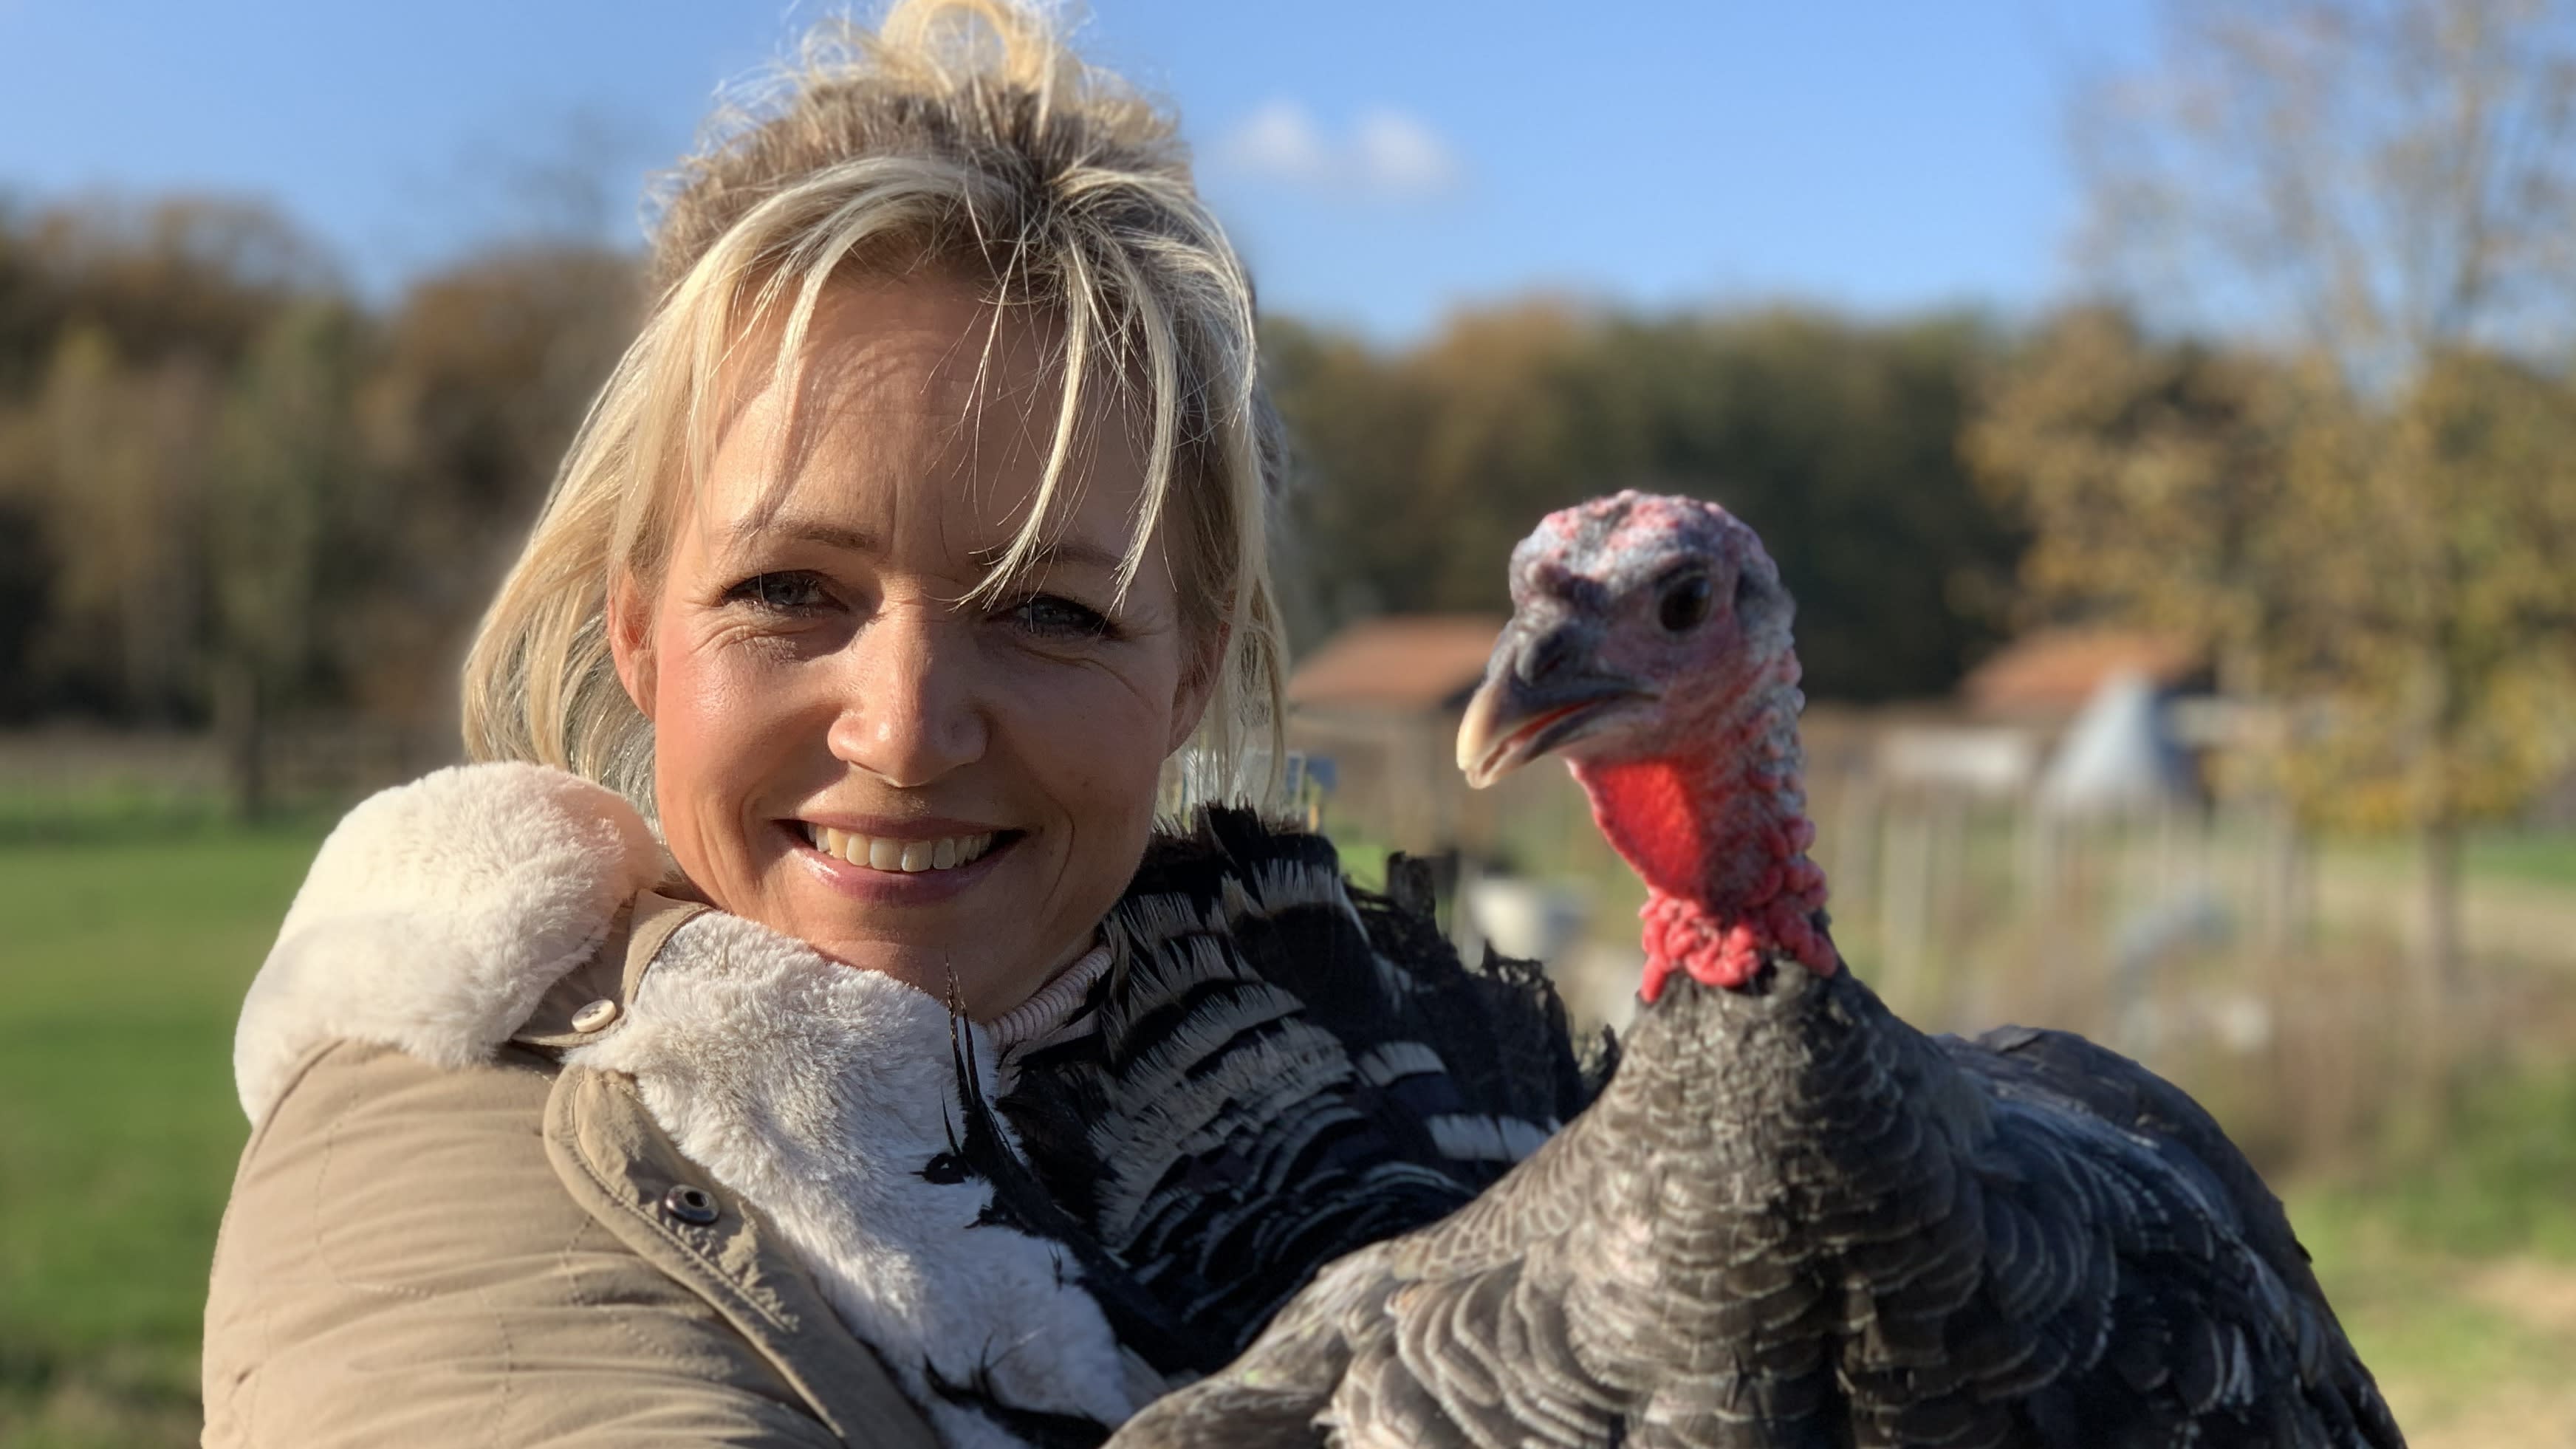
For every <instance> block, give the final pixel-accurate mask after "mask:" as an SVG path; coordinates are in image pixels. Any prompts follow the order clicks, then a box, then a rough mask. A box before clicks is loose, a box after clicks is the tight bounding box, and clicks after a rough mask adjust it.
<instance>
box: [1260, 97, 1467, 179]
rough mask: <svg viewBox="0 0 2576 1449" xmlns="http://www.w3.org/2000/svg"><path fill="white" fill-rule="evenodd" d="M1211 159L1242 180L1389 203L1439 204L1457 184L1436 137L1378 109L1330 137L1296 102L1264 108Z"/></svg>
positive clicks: (1455, 168) (1445, 148) (1456, 169)
mask: <svg viewBox="0 0 2576 1449" xmlns="http://www.w3.org/2000/svg"><path fill="white" fill-rule="evenodd" d="M1215 154H1216V159H1217V160H1218V161H1219V163H1220V164H1222V165H1224V166H1226V167H1228V168H1230V169H1232V170H1235V171H1238V172H1241V173H1243V174H1244V175H1247V176H1252V177H1257V178H1260V179H1262V180H1266V181H1276V182H1283V183H1286V184H1288V185H1291V186H1297V187H1302V188H1306V189H1310V190H1315V191H1321V192H1328V193H1337V194H1340V195H1344V196H1363V197H1373V198H1378V199H1383V200H1391V201H1419V200H1427V199H1429V198H1432V197H1437V196H1441V195H1444V194H1446V193H1448V192H1450V191H1452V190H1454V189H1455V188H1456V187H1457V186H1458V184H1459V183H1460V182H1461V181H1462V180H1463V179H1464V177H1465V170H1464V168H1463V167H1462V166H1461V165H1460V164H1459V161H1458V157H1457V153H1456V152H1454V151H1452V150H1451V149H1450V147H1449V143H1448V142H1447V141H1445V140H1443V139H1441V137H1440V134H1439V133H1438V132H1437V131H1434V130H1432V129H1431V128H1430V127H1429V126H1427V125H1425V124H1423V123H1422V122H1421V121H1420V120H1418V119H1416V118H1415V117H1413V116H1410V115H1407V114H1406V113H1404V112H1402V111H1398V110H1391V109H1387V108H1384V107H1381V108H1378V109H1375V110H1371V111H1368V112H1366V113H1364V114H1362V115H1361V116H1360V118H1359V120H1358V121H1357V122H1356V123H1355V124H1354V125H1353V126H1352V127H1351V129H1350V133H1349V134H1348V135H1347V136H1335V135H1332V134H1331V133H1329V132H1327V131H1326V130H1325V129H1324V128H1323V127H1322V126H1321V125H1318V124H1317V123H1316V121H1315V118H1314V116H1313V115H1311V114H1309V113H1308V111H1307V110H1306V108H1305V107H1304V106H1302V105H1299V104H1298V103H1297V102H1295V101H1289V100H1278V101H1272V102H1270V103H1269V104H1267V105H1265V106H1263V107H1261V108H1260V109H1259V110H1256V111H1254V112H1253V113H1252V114H1251V115H1249V116H1246V117H1245V118H1244V119H1243V121H1242V123H1241V124H1240V125H1237V126H1236V127H1235V128H1234V129H1233V130H1232V131H1229V132H1228V133H1226V135H1225V137H1224V139H1223V140H1222V141H1220V142H1219V143H1218V145H1217V148H1216V153H1215Z"/></svg>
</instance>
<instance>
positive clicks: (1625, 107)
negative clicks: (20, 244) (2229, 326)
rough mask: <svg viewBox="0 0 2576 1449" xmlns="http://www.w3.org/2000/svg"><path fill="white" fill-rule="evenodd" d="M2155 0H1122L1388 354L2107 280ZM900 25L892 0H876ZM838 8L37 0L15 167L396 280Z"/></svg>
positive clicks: (1316, 304) (639, 152)
mask: <svg viewBox="0 0 2576 1449" xmlns="http://www.w3.org/2000/svg"><path fill="white" fill-rule="evenodd" d="M2147 4H2148V0H1810V3H1805V4H1794V3H1781V0H1703V3H1698V4H1689V3H1678V0H1658V3H1651V4H1634V5H1625V6H1615V5H1600V6H1577V5H1573V4H1566V3H1558V4H1550V5H1538V4H1526V5H1524V4H1502V3H1488V4H1465V3H1447V0H1418V3H1406V0H1375V3H1367V0H1302V3H1296V4H1279V3H1236V0H1224V3H1219V0H1095V3H1093V4H1092V5H1091V7H1090V13H1089V18H1088V20H1087V21H1086V23H1085V26H1084V29H1083V31H1082V32H1081V33H1082V35H1083V37H1084V42H1085V48H1086V50H1087V51H1088V52H1089V53H1090V54H1091V55H1092V56H1093V57H1094V58H1095V59H1097V60H1100V61H1103V62H1105V63H1108V64H1110V65H1113V66H1115V67H1117V68H1120V69H1123V70H1125V71H1127V72H1128V73H1129V74H1131V75H1133V76H1135V77H1137V78H1138V79H1140V80H1143V81H1144V82H1146V83H1147V84H1148V85H1150V86H1151V87H1153V88H1154V89H1155V90H1157V91H1158V92H1160V93H1161V94H1163V95H1165V96H1167V97H1169V98H1170V99H1171V100H1173V101H1174V102H1176V103H1177V104H1178V106H1179V107H1180V110H1181V112H1182V115H1183V118H1184V122H1185V125H1186V127H1187V130H1188V132H1189V134H1190V136H1191V138H1192V141H1193V143H1194V145H1195V146H1196V147H1197V150H1198V154H1199V156H1200V164H1201V178H1202V184H1203V186H1204V188H1205V190H1206V191H1207V193H1208V195H1209V197H1210V199H1211V200H1212V201H1213V202H1214V204H1215V205H1216V207H1217V209H1218V211H1219V213H1220V214H1221V215H1222V216H1223V217H1224V218H1225V220H1226V222H1227V225H1228V227H1229V228H1230V229H1231V230H1232V231H1233V232H1234V234H1235V236H1236V239H1237V241H1238V243H1239V244H1240V245H1241V246H1242V247H1243V248H1244V250H1245V252H1246V253H1247V254H1248V255H1249V257H1250V258H1251V260H1252V264H1253V268H1254V272H1255V275H1256V276H1257V277H1258V278H1259V280H1260V283H1261V286H1262V290H1263V297H1264V301H1265V304H1266V305H1267V306H1269V307H1270V308H1272V309H1275V310H1280V311H1287V312H1293V313H1297V314H1300V315H1304V316H1309V317H1315V318H1319V319H1324V320H1329V321H1335V322H1341V323H1346V324H1350V325H1354V326H1359V327H1363V328H1365V329H1367V330H1368V331H1370V332H1372V333H1373V334H1375V335H1377V336H1379V337H1381V338H1387V339H1400V338H1404V337H1409V336H1413V335H1418V334H1419V333H1420V332H1421V331H1423V330H1424V329H1426V328H1427V327H1429V326H1431V325H1433V324H1435V323H1436V321H1437V319H1438V318H1439V317H1440V316H1441V315H1442V313H1443V312H1445V311H1446V310H1448V309H1449V308H1451V307H1453V306H1456V305H1458V304H1460V303H1462V302H1471V301H1477V300H1484V299H1491V298H1495V297H1499V296H1505V295H1510V294H1513V293H1518V292H1525V291H1530V290H1534V289H1548V290H1554V291H1560V292H1571V293H1575V294H1578V295H1583V296H1589V297H1594V298H1600V299H1606V300H1611V301H1616V302H1624V303H1630V304H1635V305H1642V306H1665V305H1692V304H1712V303H1714V304H1728V303H1741V302H1750V301H1764V300H1771V299H1777V298H1794V299H1800V300H1806V301H1813V302H1821V303H1826V304H1831V305H1836V306H1842V307H1849V308H1855V309H1859V310H1862V311H1866V312H1871V313H1880V314H1884V313H1890V312H1898V311H1904V310H1910V309H1914V308H1920V307H1929V306H1939V305H1947V304H1953V303H1961V302H1968V303H1981V304H1986V305H1992V306H1996V307H2000V308H2004V309H2007V310H2020V309H2024V308H2028V307H2031V306H2034V305H2038V304H2041V303H2044V302H2045V301H2046V300H2048V299H2049V298H2051V297H2053V296H2056V295H2059V294H2061V293H2062V292H2063V291H2065V290H2066V289H2067V287H2068V286H2069V284H2070V281H2071V273H2070V272H2069V270H2068V268H2067V266H2066V264H2065V261H2064V254H2065V247H2064V243H2065V238H2066V235H2067V232H2068V229H2069V226H2070V224H2071V222H2072V219H2073V205H2074V194H2073V181H2072V175H2071V172H2070V169H2069V167H2068V164H2067V161H2066V156H2065V151H2064V146H2063V142H2062V138H2063V124H2062V118H2063V115H2064V104H2065V98H2066V95H2067V93H2068V88H2069V86H2070V85H2071V84H2073V83H2074V82H2075V81H2076V80H2077V79H2078V78H2080V77H2081V76H2082V75H2084V74H2086V73H2088V72H2089V71H2092V70H2096V69H2098V68H2100V67H2102V66H2104V65H2110V64H2117V63H2119V62H2121V61H2122V60H2124V59H2127V58H2129V57H2133V56H2135V55H2136V54H2138V53H2139V52H2140V51H2142V50H2143V49H2144V48H2145V45H2146V39H2147V36H2148V34H2149V30H2150V27H2149V23H2148V20H2147V18H2146V14H2147ZM861 8H862V11H863V12H864V10H865V9H866V8H867V7H865V6H862V7H861ZM819 13H822V7H818V6H815V5H811V4H790V3H787V0H696V3H683V0H625V3H618V4H611V3H604V0H516V3H505V0H444V3H440V4H436V5H400V4H373V3H351V0H330V3H324V0H268V3H247V4H240V5H216V4H209V3H198V4H187V5H178V4H161V5H145V4H135V3H124V0H0V189H5V190H8V191H11V192H15V193H17V194H18V195H19V196H21V197H22V198H24V197H32V198H35V199H39V200H41V199H45V198H49V197H53V196H59V195H63V194H67V193H71V192H75V191H80V190H87V189H94V188H110V189H115V190H119V191H124V192H134V193H140V192H150V191H156V190H163V189H171V188H187V189H192V190H222V191H230V192H240V193H250V194H256V195H260V196H264V197H266V198H268V199H270V200H272V201H274V202H275V203H276V204H278V205H279V206H280V207H282V208H283V209H284V210H286V211H287V212H288V213H290V214H291V215H293V216H295V217H296V218H297V219H298V220H300V221H301V222H303V223H304V224H305V225H306V226H307V227H309V228H310V229H311V230H313V231H314V232H315V233H316V234H318V235H319V236H320V237H321V238H322V239H323V240H324V241H325V242H326V243H328V244H329V245H330V246H331V247H332V248H333V249H334V251H335V252H336V254H337V255H338V256H339V257H340V259H341V260H342V262H343V264H344V265H345V266H346V268H347V270H348V271H349V273H350V275H351V276H352V277H353V278H354V279H355V280H356V281H357V282H358V283H359V284H360V285H361V286H364V287H366V288H368V289H370V290H371V291H377V292H382V291H385V290H389V289H391V288H392V287H394V286H396V285H398V284H399V283H400V281H401V279H402V278H403V277H405V276H407V275H411V274H413V273H415V272H417V271H419V270H421V269H423V268H426V267H430V266H434V265H436V264H437V263H438V262H440V261H441V260H442V259H445V258H448V257H452V256H454V255H456V254H458V253H459V252H461V251H463V250H465V249H467V248H469V247H471V246H472V245H473V244H475V243H476V242H477V241H478V240H481V239H485V238H489V237H491V236H493V235H496V234H500V233H503V232H507V231H510V230H514V229H524V228H526V227H529V226H532V225H545V226H553V227H566V226H582V227H587V228H597V229H600V230H602V231H603V232H604V233H605V234H607V235H610V236H612V237H615V238H618V239H620V240H628V241H632V240H634V239H636V238H638V237H639V236H640V230H639V226H640V223H639V221H638V219H637V218H638V212H637V198H638V196H639V195H640V192H641V190H642V185H643V180H644V177H645V175H646V173H647V172H648V171H649V170H650V169H651V168H653V167H654V166H657V165H661V164H665V163H667V162H668V161H670V160H671V159H672V158H673V157H675V156H676V155H677V154H679V152H680V151H681V149H682V148H683V147H684V146H685V145H686V143H687V141H688V138H689V135H690V133H691V131H692V129H693V128H694V127H695V125H696V123H697V120H698V118H699V117H700V116H701V115H702V114H703V113H704V111H705V110H706V108H707V105H708V102H709V100H710V99H711V97H712V96H713V94H714V92H715V89H716V88H717V86H718V85H720V84H721V83H723V82H724V81H726V80H728V79H731V78H734V77H738V76H740V75H741V74H743V73H744V72H745V71H747V70H749V69H751V68H753V67H755V66H756V65H758V64H759V62H761V61H762V60H763V59H764V58H766V57H768V56H770V55H772V54H774V53H776V52H777V51H778V50H779V49H781V48H782V47H783V46H785V45H786V44H788V43H789V42H790V41H791V40H792V38H793V37H794V36H795V35H796V34H797V33H798V32H799V31H800V30H801V29H802V28H803V26H804V25H805V24H806V23H807V22H809V21H810V20H811V19H812V18H813V17H814V16H815V15H817V14H819Z"/></svg>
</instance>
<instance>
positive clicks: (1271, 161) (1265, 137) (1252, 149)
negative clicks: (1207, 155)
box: [1220, 101, 1334, 186]
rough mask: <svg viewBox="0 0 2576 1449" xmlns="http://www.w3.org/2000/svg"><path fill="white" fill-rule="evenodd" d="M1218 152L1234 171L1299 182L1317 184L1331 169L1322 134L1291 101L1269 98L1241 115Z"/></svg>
mask: <svg viewBox="0 0 2576 1449" xmlns="http://www.w3.org/2000/svg"><path fill="white" fill-rule="evenodd" d="M1220 154H1221V155H1222V157H1223V158H1224V160H1225V161H1226V163H1227V164H1229V165H1231V166H1233V167H1234V168H1235V169H1236V170H1238V171H1243V172H1248V173H1250V174H1251V175H1254V176H1261V177H1267V178H1269V179H1271V180H1275V181H1293V182H1296V183H1298V184H1299V185H1307V186H1311V185H1317V184H1321V183H1322V182H1324V181H1325V180H1326V179H1327V178H1329V177H1330V176H1331V175H1332V172H1333V169H1334V167H1333V162H1334V157H1333V154H1332V151H1331V149H1330V148H1329V147H1327V146H1326V145H1325V144H1324V133H1323V132H1322V131H1320V130H1317V129H1316V127H1315V118H1314V117H1312V116H1309V115H1307V114H1306V108H1305V107H1304V106H1301V105H1299V104H1297V103H1296V102H1295V101H1272V102H1271V103H1270V104H1268V105H1266V106H1263V107H1262V108H1261V109H1260V110H1257V111H1255V112H1253V113H1252V114H1251V115H1249V116H1247V117H1245V118H1244V121H1243V124H1242V125H1240V126H1237V127H1235V128H1234V131H1233V132H1232V133H1231V134H1230V135H1228V136H1227V137H1226V139H1225V143H1224V145H1223V146H1222V148H1220Z"/></svg>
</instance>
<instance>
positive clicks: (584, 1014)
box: [572, 996, 617, 1032]
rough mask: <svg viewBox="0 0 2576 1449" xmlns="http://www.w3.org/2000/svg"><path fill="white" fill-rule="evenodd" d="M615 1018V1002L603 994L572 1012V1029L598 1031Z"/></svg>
mask: <svg viewBox="0 0 2576 1449" xmlns="http://www.w3.org/2000/svg"><path fill="white" fill-rule="evenodd" d="M616 1019H617V1003H616V1002H614V1001H611V1000H609V999H608V998H607V997H605V996H603V997H601V998H600V999H599V1000H597V1001H594V1002H592V1003H591V1004H590V1005H588V1006H585V1007H583V1008H582V1009H581V1010H579V1011H576V1012H574V1013H573V1014H572V1029H573V1030H575V1031H579V1032H593V1031H599V1030H601V1029H602V1028H604V1027H606V1026H607V1025H608V1024H609V1023H610V1022H612V1021H615V1020H616Z"/></svg>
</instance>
